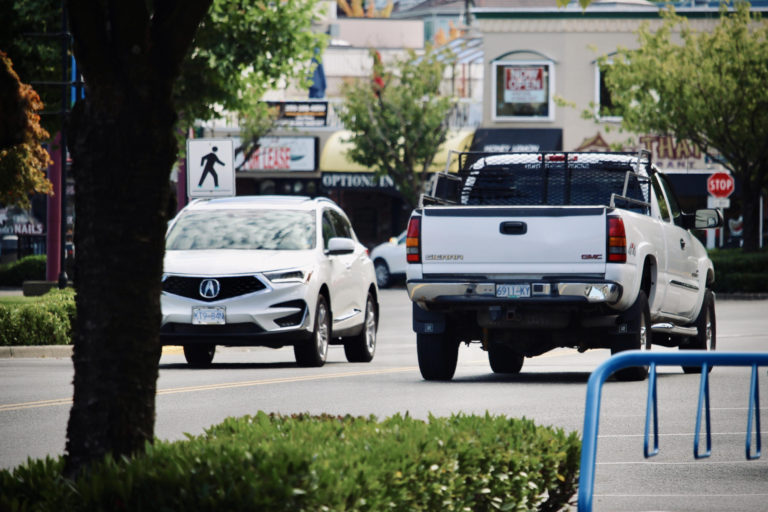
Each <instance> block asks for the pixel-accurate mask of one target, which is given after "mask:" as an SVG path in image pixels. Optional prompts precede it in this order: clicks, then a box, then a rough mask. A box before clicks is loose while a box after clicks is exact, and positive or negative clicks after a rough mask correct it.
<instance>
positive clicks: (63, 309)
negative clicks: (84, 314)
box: [0, 289, 75, 346]
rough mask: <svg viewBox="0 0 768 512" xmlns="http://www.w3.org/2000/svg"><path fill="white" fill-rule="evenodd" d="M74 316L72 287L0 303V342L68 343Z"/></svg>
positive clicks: (70, 339) (0, 344) (13, 343)
mask: <svg viewBox="0 0 768 512" xmlns="http://www.w3.org/2000/svg"><path fill="white" fill-rule="evenodd" d="M74 318H75V293H74V291H72V289H65V290H58V289H56V290H52V291H50V292H48V293H47V294H45V295H42V296H40V297H37V298H36V300H34V301H31V302H24V303H18V304H0V346H2V345H6V346H9V345H69V344H71V343H72V325H73V321H74Z"/></svg>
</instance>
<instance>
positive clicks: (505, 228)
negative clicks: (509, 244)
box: [499, 221, 528, 235]
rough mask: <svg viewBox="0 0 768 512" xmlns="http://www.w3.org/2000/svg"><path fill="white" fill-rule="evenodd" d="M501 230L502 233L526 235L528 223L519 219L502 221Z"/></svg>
mask: <svg viewBox="0 0 768 512" xmlns="http://www.w3.org/2000/svg"><path fill="white" fill-rule="evenodd" d="M499 232H500V233H501V234H502V235H524V234H526V233H527V232H528V225H527V224H526V223H525V222H519V221H508V222H502V223H501V225H500V226H499Z"/></svg>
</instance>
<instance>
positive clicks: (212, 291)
mask: <svg viewBox="0 0 768 512" xmlns="http://www.w3.org/2000/svg"><path fill="white" fill-rule="evenodd" d="M220 291H221V284H219V282H218V281H217V280H216V279H203V280H202V281H200V295H201V296H202V297H205V298H206V299H213V298H215V297H216V296H217V295H218V294H219V292H220Z"/></svg>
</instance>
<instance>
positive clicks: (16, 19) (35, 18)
mask: <svg viewBox="0 0 768 512" xmlns="http://www.w3.org/2000/svg"><path fill="white" fill-rule="evenodd" d="M0 20H2V30H0V50H2V51H4V52H5V53H6V54H7V55H8V58H10V59H11V60H12V61H13V63H14V69H15V71H16V73H17V74H18V75H19V78H20V80H21V81H22V82H24V83H29V84H32V86H33V87H35V89H36V90H37V92H38V94H39V95H40V97H41V99H42V101H43V103H44V104H45V110H46V112H49V113H55V112H58V111H59V110H61V100H62V90H61V87H59V86H51V85H45V86H36V85H35V82H48V83H53V82H59V81H61V79H62V70H61V64H62V57H61V44H62V38H61V37H55V36H54V34H56V33H61V27H62V17H61V0H5V1H3V2H0ZM41 123H42V126H43V128H45V129H46V130H47V131H48V132H49V133H56V132H58V131H59V129H60V126H61V117H60V116H57V115H46V116H43V117H42V119H41Z"/></svg>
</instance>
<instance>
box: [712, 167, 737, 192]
mask: <svg viewBox="0 0 768 512" xmlns="http://www.w3.org/2000/svg"><path fill="white" fill-rule="evenodd" d="M734 186H735V182H734V181H733V176H731V175H730V174H728V173H726V172H716V173H714V174H710V175H709V178H707V191H708V192H709V193H710V195H712V196H714V197H728V196H730V195H731V194H733V188H734Z"/></svg>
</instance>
